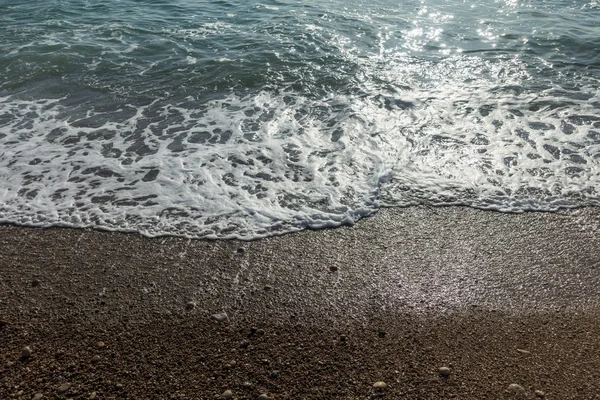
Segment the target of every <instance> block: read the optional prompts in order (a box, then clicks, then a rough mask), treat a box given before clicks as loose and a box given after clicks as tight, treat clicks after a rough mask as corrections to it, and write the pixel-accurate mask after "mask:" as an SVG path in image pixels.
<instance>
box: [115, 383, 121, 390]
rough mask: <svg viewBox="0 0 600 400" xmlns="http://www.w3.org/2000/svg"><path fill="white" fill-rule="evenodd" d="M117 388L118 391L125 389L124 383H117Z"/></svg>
mask: <svg viewBox="0 0 600 400" xmlns="http://www.w3.org/2000/svg"><path fill="white" fill-rule="evenodd" d="M115 387H116V388H117V390H121V389H123V384H122V383H117V384H116V385H115Z"/></svg>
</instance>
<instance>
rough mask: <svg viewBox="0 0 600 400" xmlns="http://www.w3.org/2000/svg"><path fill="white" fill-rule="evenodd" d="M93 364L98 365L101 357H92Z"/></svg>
mask: <svg viewBox="0 0 600 400" xmlns="http://www.w3.org/2000/svg"><path fill="white" fill-rule="evenodd" d="M92 362H93V363H94V364H96V363H97V362H100V356H99V355H95V356H94V357H92Z"/></svg>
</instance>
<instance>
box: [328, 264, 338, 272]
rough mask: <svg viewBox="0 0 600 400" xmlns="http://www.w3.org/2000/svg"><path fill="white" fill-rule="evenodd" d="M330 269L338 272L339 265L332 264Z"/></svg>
mask: <svg viewBox="0 0 600 400" xmlns="http://www.w3.org/2000/svg"><path fill="white" fill-rule="evenodd" d="M329 270H330V271H331V272H337V270H338V267H337V266H335V265H332V266H331V267H329Z"/></svg>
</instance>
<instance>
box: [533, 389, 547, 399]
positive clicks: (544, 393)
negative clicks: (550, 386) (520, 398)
mask: <svg viewBox="0 0 600 400" xmlns="http://www.w3.org/2000/svg"><path fill="white" fill-rule="evenodd" d="M535 395H536V396H537V397H539V398H543V397H546V392H544V391H543V390H536V391H535Z"/></svg>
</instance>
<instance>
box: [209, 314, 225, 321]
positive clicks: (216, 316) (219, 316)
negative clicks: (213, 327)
mask: <svg viewBox="0 0 600 400" xmlns="http://www.w3.org/2000/svg"><path fill="white" fill-rule="evenodd" d="M210 317H211V318H212V319H214V320H215V321H217V322H229V316H228V315H227V313H218V314H213V315H211V316H210Z"/></svg>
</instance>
